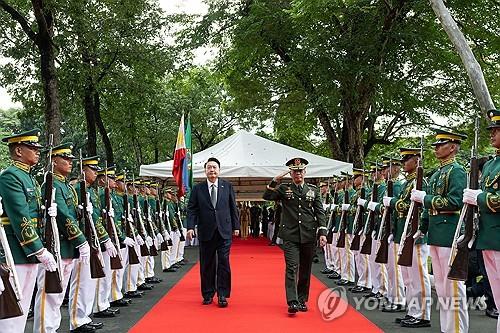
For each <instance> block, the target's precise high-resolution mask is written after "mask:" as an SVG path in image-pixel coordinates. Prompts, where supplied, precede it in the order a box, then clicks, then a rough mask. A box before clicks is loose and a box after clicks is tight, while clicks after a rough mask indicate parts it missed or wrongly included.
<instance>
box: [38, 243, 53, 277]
mask: <svg viewBox="0 0 500 333" xmlns="http://www.w3.org/2000/svg"><path fill="white" fill-rule="evenodd" d="M36 258H37V259H38V261H40V262H41V263H42V265H43V267H44V268H45V270H46V271H49V272H55V271H56V269H57V263H56V259H54V256H53V255H52V253H50V252H49V251H47V249H45V248H44V249H42V252H40V253H39V254H37V255H36Z"/></svg>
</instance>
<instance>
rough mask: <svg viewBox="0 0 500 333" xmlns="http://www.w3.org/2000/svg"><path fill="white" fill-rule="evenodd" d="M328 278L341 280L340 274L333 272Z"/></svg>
mask: <svg viewBox="0 0 500 333" xmlns="http://www.w3.org/2000/svg"><path fill="white" fill-rule="evenodd" d="M326 277H327V278H329V279H333V280H338V279H340V274H339V273H337V272H333V273H331V274H328V275H327V276H326Z"/></svg>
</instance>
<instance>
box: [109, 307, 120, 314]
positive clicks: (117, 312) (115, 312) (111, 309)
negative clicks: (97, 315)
mask: <svg viewBox="0 0 500 333" xmlns="http://www.w3.org/2000/svg"><path fill="white" fill-rule="evenodd" d="M108 311H111V312H113V313H114V314H119V313H120V309H118V308H108Z"/></svg>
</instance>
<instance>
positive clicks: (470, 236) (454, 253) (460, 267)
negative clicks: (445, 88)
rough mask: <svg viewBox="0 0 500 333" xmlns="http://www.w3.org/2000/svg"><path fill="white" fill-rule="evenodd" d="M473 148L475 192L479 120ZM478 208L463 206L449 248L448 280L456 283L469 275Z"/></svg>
mask: <svg viewBox="0 0 500 333" xmlns="http://www.w3.org/2000/svg"><path fill="white" fill-rule="evenodd" d="M474 130H475V135H474V146H473V147H472V149H471V157H470V173H469V188H470V189H472V190H477V189H478V188H479V166H478V161H477V144H478V135H479V118H476V121H475V129H474ZM478 214H479V212H478V207H477V206H473V205H469V204H467V203H466V204H464V206H463V207H462V211H461V212H460V219H459V220H458V223H457V228H456V230H455V236H454V237H453V244H452V246H451V253H450V258H449V259H448V266H449V267H450V270H449V272H448V279H450V280H457V281H466V280H467V275H468V273H469V269H468V268H469V249H470V248H471V247H472V244H473V243H474V240H475V239H476V230H477V228H478V224H479V219H478ZM462 229H465V230H464V235H463V237H462V239H461V240H459V236H460V231H461V230H462Z"/></svg>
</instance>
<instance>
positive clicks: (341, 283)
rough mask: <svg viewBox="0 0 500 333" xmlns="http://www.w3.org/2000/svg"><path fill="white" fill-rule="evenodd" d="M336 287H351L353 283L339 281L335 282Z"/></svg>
mask: <svg viewBox="0 0 500 333" xmlns="http://www.w3.org/2000/svg"><path fill="white" fill-rule="evenodd" d="M337 285H338V286H353V285H354V282H351V281H348V280H339V281H338V282H337Z"/></svg>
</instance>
